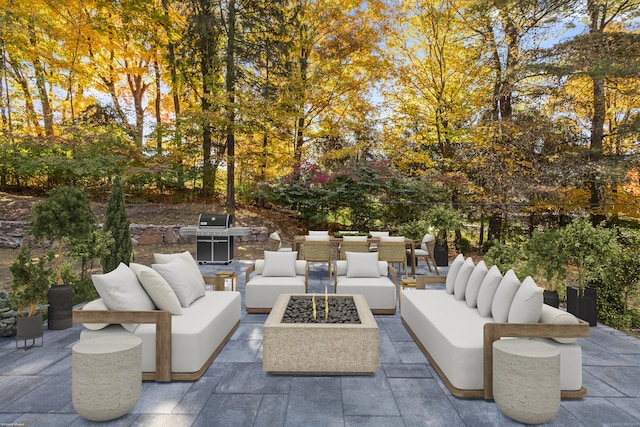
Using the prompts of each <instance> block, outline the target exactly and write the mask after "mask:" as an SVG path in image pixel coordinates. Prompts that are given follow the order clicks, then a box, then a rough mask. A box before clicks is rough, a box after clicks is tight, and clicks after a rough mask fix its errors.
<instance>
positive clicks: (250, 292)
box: [245, 251, 309, 313]
mask: <svg viewBox="0 0 640 427" xmlns="http://www.w3.org/2000/svg"><path fill="white" fill-rule="evenodd" d="M297 257H298V252H295V251H291V252H282V251H280V252H277V251H264V259H258V260H256V261H255V262H254V263H252V264H251V265H250V266H249V267H247V269H246V270H245V277H246V281H245V308H246V310H247V313H269V312H270V311H271V308H272V307H273V305H274V304H275V302H276V300H277V299H278V297H279V296H280V294H306V293H307V290H308V286H309V266H308V264H307V261H305V260H299V259H297Z"/></svg>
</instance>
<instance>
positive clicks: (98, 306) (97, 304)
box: [82, 298, 109, 331]
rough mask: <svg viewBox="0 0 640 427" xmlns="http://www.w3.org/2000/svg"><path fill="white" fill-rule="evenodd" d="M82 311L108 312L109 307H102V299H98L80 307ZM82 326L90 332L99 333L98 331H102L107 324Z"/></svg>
mask: <svg viewBox="0 0 640 427" xmlns="http://www.w3.org/2000/svg"><path fill="white" fill-rule="evenodd" d="M82 309H83V310H91V311H107V310H109V307H107V306H106V305H104V302H102V298H98V299H96V300H93V301H90V302H88V303H86V304H85V305H84V306H83V307H82ZM82 326H84V327H85V328H87V329H91V330H92V331H99V330H100V329H104V328H106V327H107V326H109V323H83V324H82Z"/></svg>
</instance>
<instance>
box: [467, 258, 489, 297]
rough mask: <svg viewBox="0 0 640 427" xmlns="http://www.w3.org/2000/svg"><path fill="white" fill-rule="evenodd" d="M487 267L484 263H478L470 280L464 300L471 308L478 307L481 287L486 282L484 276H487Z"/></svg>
mask: <svg viewBox="0 0 640 427" xmlns="http://www.w3.org/2000/svg"><path fill="white" fill-rule="evenodd" d="M487 271H489V269H488V268H487V265H486V264H485V263H484V261H478V264H476V268H474V269H473V271H472V272H471V276H469V280H468V281H467V289H465V291H464V299H465V301H466V302H467V306H468V307H469V308H474V307H477V306H478V293H479V292H480V285H482V281H483V280H484V276H486V275H487Z"/></svg>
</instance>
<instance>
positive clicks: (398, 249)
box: [378, 236, 409, 277]
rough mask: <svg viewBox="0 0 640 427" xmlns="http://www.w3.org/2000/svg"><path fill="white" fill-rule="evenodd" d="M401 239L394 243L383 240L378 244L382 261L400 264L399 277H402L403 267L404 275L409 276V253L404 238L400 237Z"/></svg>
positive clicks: (394, 240)
mask: <svg viewBox="0 0 640 427" xmlns="http://www.w3.org/2000/svg"><path fill="white" fill-rule="evenodd" d="M399 237H401V238H402V240H400V239H393V240H392V241H389V240H386V239H381V240H380V241H379V242H378V257H379V259H380V261H387V262H388V263H390V264H398V273H400V274H399V275H398V276H399V277H402V267H404V274H406V275H408V274H409V273H408V268H407V253H406V245H405V242H404V237H403V236H399ZM387 239H389V238H387Z"/></svg>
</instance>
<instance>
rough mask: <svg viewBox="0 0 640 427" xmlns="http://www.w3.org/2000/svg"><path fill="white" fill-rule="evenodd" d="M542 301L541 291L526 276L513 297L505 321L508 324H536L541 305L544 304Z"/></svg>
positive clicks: (529, 277)
mask: <svg viewBox="0 0 640 427" xmlns="http://www.w3.org/2000/svg"><path fill="white" fill-rule="evenodd" d="M543 299H544V298H543V296H542V289H541V288H539V287H538V285H536V282H535V281H534V280H533V279H532V278H531V276H527V277H526V278H525V279H524V280H523V281H522V283H521V284H520V287H519V288H518V292H516V295H515V296H514V297H513V301H512V302H511V308H510V309H509V316H508V319H507V321H508V322H509V323H538V320H540V314H541V313H542V304H544V301H543Z"/></svg>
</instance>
